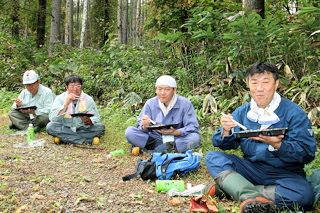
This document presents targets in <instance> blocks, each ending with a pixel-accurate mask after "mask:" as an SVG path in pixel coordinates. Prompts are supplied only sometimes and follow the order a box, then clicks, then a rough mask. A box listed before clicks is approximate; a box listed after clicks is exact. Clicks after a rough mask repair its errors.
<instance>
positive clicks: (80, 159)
mask: <svg viewBox="0 0 320 213" xmlns="http://www.w3.org/2000/svg"><path fill="white" fill-rule="evenodd" d="M8 125H9V120H8V118H7V117H5V116H2V117H1V116H0V130H1V137H0V153H1V155H0V212H16V213H19V212H28V213H32V212H190V202H189V201H190V199H191V198H190V197H178V199H179V200H180V202H181V203H180V204H178V205H175V206H173V205H171V204H170V201H171V200H172V197H169V196H168V194H167V193H166V192H157V191H156V190H155V181H144V180H142V179H141V178H140V177H136V178H134V179H132V180H130V181H126V182H124V181H122V177H123V176H125V175H128V174H132V173H134V169H135V164H136V162H137V160H138V159H141V158H145V159H147V158H148V157H149V156H142V157H141V156H133V155H132V154H131V153H130V152H129V148H128V147H118V148H119V149H120V148H123V149H125V156H118V157H114V158H109V159H108V158H107V154H108V153H109V152H110V151H113V150H109V149H108V145H107V142H104V139H105V138H104V137H103V138H102V140H101V143H100V144H98V145H95V146H90V145H85V146H81V147H78V146H72V145H65V144H59V145H56V144H54V143H53V138H52V137H51V136H48V135H47V134H46V133H44V132H40V133H37V134H36V136H35V139H36V140H40V139H44V140H45V144H44V145H43V146H40V147H33V148H21V147H16V145H19V144H21V143H25V141H26V136H25V135H12V134H13V133H14V132H15V131H13V130H9V129H8ZM181 179H182V180H184V181H185V183H191V184H192V186H196V185H198V184H207V183H209V182H211V181H212V178H211V177H210V175H209V173H208V171H207V169H206V168H205V167H204V166H203V167H201V168H200V169H198V170H197V171H196V172H192V173H191V174H189V175H186V176H183V177H181ZM217 205H219V211H220V212H238V210H239V203H237V202H233V201H229V202H227V203H226V202H224V201H223V200H221V201H219V200H217Z"/></svg>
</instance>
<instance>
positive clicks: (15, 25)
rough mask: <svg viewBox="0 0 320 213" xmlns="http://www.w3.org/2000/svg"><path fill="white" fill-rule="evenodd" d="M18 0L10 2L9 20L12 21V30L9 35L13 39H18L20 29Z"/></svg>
mask: <svg viewBox="0 0 320 213" xmlns="http://www.w3.org/2000/svg"><path fill="white" fill-rule="evenodd" d="M19 10H20V7H19V0H13V1H12V14H11V20H12V29H11V34H12V36H13V37H16V38H18V37H19V32H20V30H19V29H20V27H19V21H20V19H19Z"/></svg>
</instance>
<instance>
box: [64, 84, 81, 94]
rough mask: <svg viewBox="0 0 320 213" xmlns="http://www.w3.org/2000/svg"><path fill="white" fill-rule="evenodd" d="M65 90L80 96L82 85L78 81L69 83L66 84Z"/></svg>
mask: <svg viewBox="0 0 320 213" xmlns="http://www.w3.org/2000/svg"><path fill="white" fill-rule="evenodd" d="M66 90H67V91H68V93H73V94H75V95H77V96H80V94H81V90H82V85H81V84H80V83H79V82H75V83H69V84H68V86H66Z"/></svg>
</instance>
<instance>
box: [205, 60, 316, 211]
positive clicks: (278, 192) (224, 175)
mask: <svg viewBox="0 0 320 213" xmlns="http://www.w3.org/2000/svg"><path fill="white" fill-rule="evenodd" d="M246 77H247V83H248V86H249V89H250V93H251V96H252V99H251V101H250V103H246V104H244V105H243V106H241V107H239V108H237V109H236V110H235V111H234V112H233V113H232V115H230V114H229V115H223V116H222V117H221V120H220V121H221V127H220V128H219V130H217V131H216V132H215V133H214V135H213V136H212V143H213V145H214V146H215V147H219V148H220V149H222V150H229V149H236V148H238V147H239V146H240V147H241V150H242V152H243V158H241V157H238V156H236V155H231V154H226V153H224V152H220V151H211V152H209V153H208V154H207V155H206V157H205V163H206V166H207V168H208V170H209V172H210V174H211V176H212V177H213V178H214V179H215V183H213V184H209V185H208V187H207V189H206V190H205V191H206V194H208V195H210V196H215V195H216V196H217V195H219V192H221V191H220V190H219V189H222V191H223V192H225V193H226V194H227V195H229V196H231V197H233V198H234V199H235V200H237V201H241V202H242V204H241V206H240V208H241V212H259V213H261V212H265V213H270V212H278V211H279V210H287V209H295V210H297V208H299V207H300V208H302V209H303V210H310V209H311V208H312V205H313V200H314V194H313V190H312V187H311V186H310V184H309V183H308V181H307V180H306V175H305V172H304V170H303V168H304V165H305V164H307V163H309V162H311V161H312V160H313V159H314V157H315V152H316V151H317V150H316V142H315V138H314V133H313V131H312V128H311V124H310V121H309V119H308V117H307V115H306V113H305V112H304V111H303V109H302V108H301V107H299V106H298V105H297V104H296V103H293V102H291V101H290V100H287V99H285V98H282V97H281V96H280V95H279V94H278V93H277V92H276V90H277V87H278V84H279V80H278V77H279V74H278V68H277V67H276V66H275V65H274V64H272V63H268V62H266V63H263V62H261V63H256V64H254V65H252V66H251V67H249V68H248V70H247V72H246ZM234 121H237V122H239V123H240V124H243V125H244V126H245V127H247V128H248V129H249V130H259V129H275V128H288V131H287V132H286V133H285V134H284V135H283V134H282V135H278V136H265V135H261V134H260V135H258V136H256V137H249V138H236V134H235V133H234V132H239V131H243V129H241V128H240V127H239V126H237V124H236V123H235V122H234Z"/></svg>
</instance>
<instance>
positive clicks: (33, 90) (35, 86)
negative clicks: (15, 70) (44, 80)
mask: <svg viewBox="0 0 320 213" xmlns="http://www.w3.org/2000/svg"><path fill="white" fill-rule="evenodd" d="M39 85H40V80H38V81H36V82H34V83H32V84H25V85H24V86H25V87H26V89H27V90H28V91H29V92H30V93H31V94H32V95H33V96H35V95H36V94H37V93H38V89H39Z"/></svg>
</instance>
